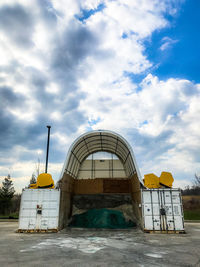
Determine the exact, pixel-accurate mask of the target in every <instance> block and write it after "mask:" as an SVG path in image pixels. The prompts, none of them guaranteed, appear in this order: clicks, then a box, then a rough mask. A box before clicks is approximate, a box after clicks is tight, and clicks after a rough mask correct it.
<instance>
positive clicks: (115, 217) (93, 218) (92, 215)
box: [69, 209, 136, 229]
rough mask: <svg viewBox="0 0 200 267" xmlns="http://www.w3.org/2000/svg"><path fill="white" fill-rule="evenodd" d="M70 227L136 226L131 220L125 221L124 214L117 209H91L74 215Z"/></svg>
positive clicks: (115, 227) (114, 227)
mask: <svg viewBox="0 0 200 267" xmlns="http://www.w3.org/2000/svg"><path fill="white" fill-rule="evenodd" d="M69 226H70V227H80V228H109V229H117V228H130V227H134V226H136V224H135V223H134V222H132V221H128V222H127V221H126V220H125V218H124V215H123V213H122V212H121V211H118V210H108V209H91V210H88V211H86V212H84V213H81V214H77V215H74V216H73V217H72V221H71V223H70V224H69Z"/></svg>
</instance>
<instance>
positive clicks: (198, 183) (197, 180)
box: [194, 173, 200, 187]
mask: <svg viewBox="0 0 200 267" xmlns="http://www.w3.org/2000/svg"><path fill="white" fill-rule="evenodd" d="M194 178H195V180H194V184H195V185H196V186H198V187H200V175H197V174H196V173H195V175H194Z"/></svg>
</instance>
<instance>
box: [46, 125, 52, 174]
mask: <svg viewBox="0 0 200 267" xmlns="http://www.w3.org/2000/svg"><path fill="white" fill-rule="evenodd" d="M47 128H48V137H47V153H46V167H45V173H47V167H48V158H49V139H50V129H51V126H49V125H47Z"/></svg>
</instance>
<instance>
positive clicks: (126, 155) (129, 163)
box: [61, 130, 141, 181]
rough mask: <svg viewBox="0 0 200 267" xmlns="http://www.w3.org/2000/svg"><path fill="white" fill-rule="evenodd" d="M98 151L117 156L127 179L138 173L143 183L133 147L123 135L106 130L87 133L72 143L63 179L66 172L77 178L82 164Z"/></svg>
mask: <svg viewBox="0 0 200 267" xmlns="http://www.w3.org/2000/svg"><path fill="white" fill-rule="evenodd" d="M98 151H106V152H110V153H113V154H116V155H117V156H118V157H119V159H120V160H121V161H122V163H123V165H124V169H125V172H126V175H127V177H131V176H132V175H133V174H134V173H137V176H138V178H139V179H140V181H141V175H140V172H139V169H138V167H137V163H136V160H135V157H134V154H133V150H132V148H131V146H130V145H129V144H128V142H127V141H126V140H125V139H124V138H123V137H122V136H121V135H119V134H117V133H115V132H112V131H106V130H97V131H91V132H87V133H85V134H83V135H81V136H80V137H78V138H77V139H76V140H75V141H74V142H73V143H72V145H71V147H70V148H69V151H68V154H67V158H66V161H65V163H64V166H63V170H62V173H61V178H62V176H63V174H64V172H66V173H68V174H69V175H71V176H72V177H74V178H77V176H78V172H79V169H80V166H81V163H82V162H83V161H84V160H85V159H86V158H87V157H88V156H89V155H90V154H92V153H95V152H98Z"/></svg>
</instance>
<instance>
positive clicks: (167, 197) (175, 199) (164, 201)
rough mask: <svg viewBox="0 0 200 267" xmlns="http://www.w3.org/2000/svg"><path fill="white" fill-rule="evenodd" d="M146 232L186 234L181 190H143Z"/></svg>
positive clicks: (143, 212)
mask: <svg viewBox="0 0 200 267" xmlns="http://www.w3.org/2000/svg"><path fill="white" fill-rule="evenodd" d="M141 191H142V192H141V197H142V215H143V227H144V231H147V232H148V231H165V232H184V216H183V206H182V197H181V192H180V190H179V189H168V188H167V189H142V190H141Z"/></svg>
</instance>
